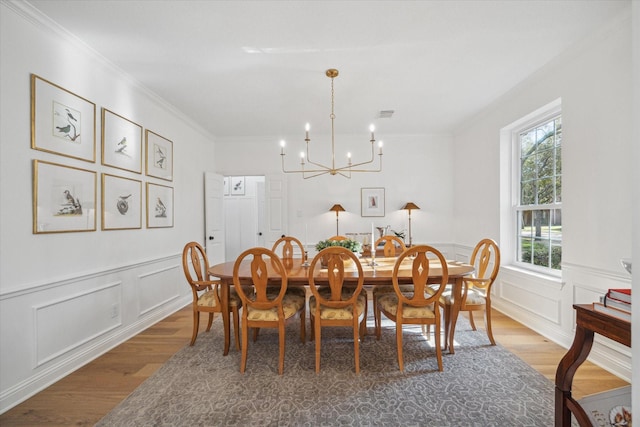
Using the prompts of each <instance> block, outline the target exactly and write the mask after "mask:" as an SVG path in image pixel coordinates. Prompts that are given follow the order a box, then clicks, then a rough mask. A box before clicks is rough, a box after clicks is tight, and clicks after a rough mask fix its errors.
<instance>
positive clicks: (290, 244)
mask: <svg viewBox="0 0 640 427" xmlns="http://www.w3.org/2000/svg"><path fill="white" fill-rule="evenodd" d="M294 245H295V247H294ZM280 247H282V255H281V256H280V258H282V259H291V258H294V254H295V248H296V247H297V248H298V249H300V258H302V259H303V260H304V258H305V250H304V246H303V245H302V242H301V241H300V240H298V239H296V238H295V237H292V236H282V237H281V238H279V239H278V240H276V242H275V243H274V244H273V247H272V248H271V250H272V251H273V252H275V253H276V254H277V253H278V249H279V248H280Z"/></svg>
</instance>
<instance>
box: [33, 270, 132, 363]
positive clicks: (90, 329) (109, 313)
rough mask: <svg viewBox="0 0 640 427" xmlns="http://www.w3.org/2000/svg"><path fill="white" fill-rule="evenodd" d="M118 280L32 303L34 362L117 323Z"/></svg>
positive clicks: (112, 327) (42, 359)
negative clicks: (35, 304) (50, 300)
mask: <svg viewBox="0 0 640 427" xmlns="http://www.w3.org/2000/svg"><path fill="white" fill-rule="evenodd" d="M121 301H122V282H115V283H110V284H108V285H106V286H103V287H99V288H93V289H88V290H87V291H86V292H83V293H80V294H78V295H70V296H69V297H67V298H64V299H59V300H56V301H52V302H50V303H47V304H43V305H39V306H34V307H33V313H34V316H35V321H34V324H35V336H34V338H35V348H36V352H35V355H36V361H35V366H40V365H42V364H43V363H46V362H48V361H50V360H52V359H54V358H56V357H58V356H60V355H61V354H64V353H67V352H69V351H71V350H73V349H74V348H77V347H79V346H81V345H83V344H85V343H87V342H89V341H90V340H92V339H94V338H96V337H98V336H100V335H103V334H105V333H107V332H109V331H111V330H113V329H115V328H117V327H118V326H120V324H121V317H120V306H121Z"/></svg>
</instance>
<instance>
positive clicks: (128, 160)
mask: <svg viewBox="0 0 640 427" xmlns="http://www.w3.org/2000/svg"><path fill="white" fill-rule="evenodd" d="M102 164H103V165H106V166H111V167H114V168H118V169H123V170H127V171H131V172H136V173H142V126H140V125H139V124H137V123H134V122H132V121H131V120H129V119H126V118H124V117H122V116H120V115H119V114H116V113H114V112H112V111H109V110H107V109H106V108H103V109H102Z"/></svg>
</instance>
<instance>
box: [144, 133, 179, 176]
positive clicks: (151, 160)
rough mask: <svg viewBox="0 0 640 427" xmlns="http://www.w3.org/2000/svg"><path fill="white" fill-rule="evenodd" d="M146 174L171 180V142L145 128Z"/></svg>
mask: <svg viewBox="0 0 640 427" xmlns="http://www.w3.org/2000/svg"><path fill="white" fill-rule="evenodd" d="M145 140H146V150H147V151H146V156H145V157H146V159H147V162H146V164H147V167H146V174H147V175H148V176H153V177H155V178H160V179H164V180H167V181H173V142H172V141H170V140H168V139H167V138H165V137H163V136H160V135H158V134H157V133H155V132H152V131H150V130H149V129H145Z"/></svg>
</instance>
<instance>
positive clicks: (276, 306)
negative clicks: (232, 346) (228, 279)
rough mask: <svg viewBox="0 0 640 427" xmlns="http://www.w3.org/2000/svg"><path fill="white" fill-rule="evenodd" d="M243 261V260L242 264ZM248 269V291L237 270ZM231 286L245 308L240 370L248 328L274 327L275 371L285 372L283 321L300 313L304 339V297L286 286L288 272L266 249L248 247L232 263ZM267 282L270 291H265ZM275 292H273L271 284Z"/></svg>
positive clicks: (301, 337)
mask: <svg viewBox="0 0 640 427" xmlns="http://www.w3.org/2000/svg"><path fill="white" fill-rule="evenodd" d="M243 261H246V262H244V263H243ZM241 268H243V269H249V271H250V276H251V287H252V288H253V289H252V291H251V292H250V293H247V292H246V290H245V289H244V288H243V287H242V286H241V281H240V274H239V272H240V269H241ZM233 285H234V287H235V288H236V290H237V292H238V295H239V296H240V299H241V300H242V304H243V307H244V309H243V310H242V356H241V360H240V372H242V373H244V371H245V369H246V367H247V353H248V344H249V328H277V329H278V335H279V347H280V353H279V360H278V373H279V374H280V375H282V373H283V371H284V349H285V347H284V346H285V322H286V321H287V320H289V319H292V318H293V317H294V316H295V315H299V316H300V340H301V341H302V343H304V341H305V310H306V305H305V302H306V300H305V298H304V296H301V295H300V294H299V293H297V292H289V290H288V288H287V272H286V270H285V268H284V265H283V264H282V261H281V260H280V258H279V257H278V255H277V254H276V253H275V252H273V251H271V250H269V249H266V248H251V249H247V250H246V251H244V252H242V253H241V254H240V255H239V256H238V258H237V259H236V262H235V264H234V266H233ZM267 285H269V289H270V290H271V291H269V292H268V291H267ZM276 286H277V288H278V292H273V291H272V290H273V289H274V287H276Z"/></svg>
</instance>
